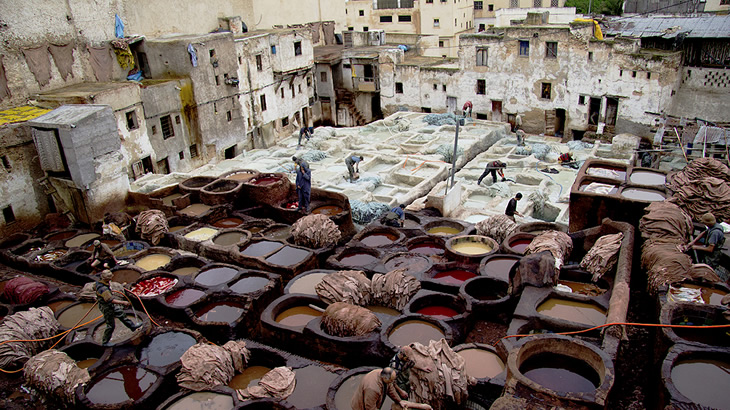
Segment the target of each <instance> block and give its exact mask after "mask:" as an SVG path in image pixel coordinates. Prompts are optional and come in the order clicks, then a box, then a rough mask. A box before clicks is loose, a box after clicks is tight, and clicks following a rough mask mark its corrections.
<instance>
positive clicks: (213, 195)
mask: <svg viewBox="0 0 730 410" xmlns="http://www.w3.org/2000/svg"><path fill="white" fill-rule="evenodd" d="M242 187H243V182H241V181H234V180H230V179H218V180H215V181H213V182H211V183H210V184H208V185H206V186H204V187H202V188H201V189H200V202H202V203H204V204H208V205H222V204H228V203H232V202H233V201H235V200H236V198H237V197H238V194H239V193H240V191H241V189H242Z"/></svg>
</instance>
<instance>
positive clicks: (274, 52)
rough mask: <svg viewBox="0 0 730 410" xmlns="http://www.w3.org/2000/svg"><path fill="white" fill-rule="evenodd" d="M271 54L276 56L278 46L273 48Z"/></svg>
mask: <svg viewBox="0 0 730 410" xmlns="http://www.w3.org/2000/svg"><path fill="white" fill-rule="evenodd" d="M271 54H276V46H271Z"/></svg>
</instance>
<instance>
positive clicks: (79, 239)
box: [64, 232, 101, 248]
mask: <svg viewBox="0 0 730 410" xmlns="http://www.w3.org/2000/svg"><path fill="white" fill-rule="evenodd" d="M100 236H101V235H99V234H98V233H94V232H89V233H82V234H80V235H77V236H74V237H73V238H71V239H69V240H67V241H66V242H65V243H64V245H65V246H66V247H67V248H80V247H82V246H83V245H85V244H86V243H88V242H91V241H92V240H94V239H97V238H98V237H100Z"/></svg>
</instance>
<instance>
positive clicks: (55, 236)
mask: <svg viewBox="0 0 730 410" xmlns="http://www.w3.org/2000/svg"><path fill="white" fill-rule="evenodd" d="M74 235H76V231H66V232H59V233H55V234H53V235H51V236H49V237H48V239H47V241H48V242H51V241H62V240H64V239H68V238H70V237H72V236H74Z"/></svg>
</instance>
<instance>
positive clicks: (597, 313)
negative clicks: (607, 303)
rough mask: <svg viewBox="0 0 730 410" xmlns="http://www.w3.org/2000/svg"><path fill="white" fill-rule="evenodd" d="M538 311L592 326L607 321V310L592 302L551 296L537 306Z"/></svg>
mask: <svg viewBox="0 0 730 410" xmlns="http://www.w3.org/2000/svg"><path fill="white" fill-rule="evenodd" d="M537 312H538V313H541V314H543V315H547V316H550V317H554V318H556V319H563V320H569V321H571V322H578V323H583V324H585V325H590V326H598V325H602V324H604V323H606V311H605V310H603V309H601V308H599V307H598V306H594V305H592V304H590V303H583V302H576V301H573V300H567V299H558V298H550V299H548V300H546V301H545V302H543V303H542V304H540V306H538V307H537Z"/></svg>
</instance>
